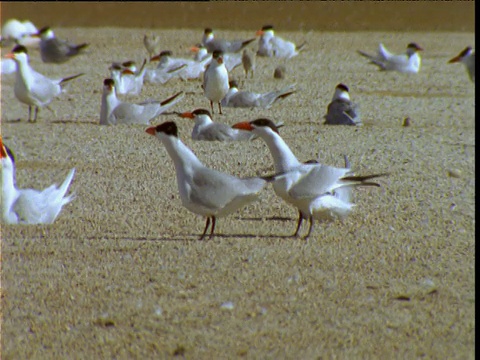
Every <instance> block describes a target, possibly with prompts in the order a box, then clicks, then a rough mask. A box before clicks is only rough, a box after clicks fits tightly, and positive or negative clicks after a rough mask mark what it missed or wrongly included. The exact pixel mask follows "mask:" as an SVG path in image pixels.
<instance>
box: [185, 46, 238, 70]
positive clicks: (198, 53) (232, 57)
mask: <svg viewBox="0 0 480 360" xmlns="http://www.w3.org/2000/svg"><path fill="white" fill-rule="evenodd" d="M190 50H191V51H193V52H194V53H195V55H194V57H193V59H194V60H195V61H197V62H205V64H208V63H209V62H210V61H211V60H212V54H211V53H208V51H207V48H206V47H205V46H203V45H201V44H198V45H196V46H192V47H191V48H190ZM222 57H223V62H224V64H225V67H226V68H227V71H228V72H229V73H230V72H231V71H232V70H233V69H235V68H236V67H237V66H240V65H241V64H242V54H240V53H223V55H222ZM207 59H208V60H207Z"/></svg>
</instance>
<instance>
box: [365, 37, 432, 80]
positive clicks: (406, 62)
mask: <svg viewBox="0 0 480 360" xmlns="http://www.w3.org/2000/svg"><path fill="white" fill-rule="evenodd" d="M421 50H423V49H422V48H421V47H420V46H418V45H417V44H416V43H410V44H408V45H407V52H406V53H405V54H400V55H395V54H392V53H391V52H390V51H388V50H387V49H386V48H385V46H383V44H379V45H378V53H377V55H376V56H373V55H369V54H367V53H366V52H363V51H361V50H358V51H357V52H358V53H359V54H360V55H362V56H364V57H366V58H367V59H370V61H371V62H372V64H375V65H377V66H378V67H379V68H380V70H386V71H398V72H401V73H414V74H416V73H418V72H419V71H420V65H421V63H422V59H421V58H420V55H419V54H418V52H419V51H421Z"/></svg>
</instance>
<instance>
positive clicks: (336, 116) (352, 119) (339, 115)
mask: <svg viewBox="0 0 480 360" xmlns="http://www.w3.org/2000/svg"><path fill="white" fill-rule="evenodd" d="M324 118H325V122H324V124H327V125H361V124H362V122H361V119H360V112H359V106H358V105H357V104H355V103H353V102H352V101H351V100H350V94H349V93H348V87H347V85H344V84H338V85H337V86H336V87H335V93H334V94H333V98H332V102H331V103H330V104H328V108H327V114H326V115H325V116H324Z"/></svg>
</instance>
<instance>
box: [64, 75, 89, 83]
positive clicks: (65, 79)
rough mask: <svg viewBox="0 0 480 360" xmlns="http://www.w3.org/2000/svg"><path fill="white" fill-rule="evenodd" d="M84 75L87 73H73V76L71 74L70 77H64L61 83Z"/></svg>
mask: <svg viewBox="0 0 480 360" xmlns="http://www.w3.org/2000/svg"><path fill="white" fill-rule="evenodd" d="M82 75H85V74H84V73H81V74H77V75H73V76H69V77H66V78H63V79H62V80H60V82H59V84H63V83H65V82H67V81H70V80H73V79H76V78H78V77H79V76H82Z"/></svg>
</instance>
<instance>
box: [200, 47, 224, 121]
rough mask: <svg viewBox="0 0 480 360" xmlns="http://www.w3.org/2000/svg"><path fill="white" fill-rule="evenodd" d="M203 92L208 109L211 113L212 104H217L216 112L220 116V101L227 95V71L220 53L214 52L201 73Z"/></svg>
mask: <svg viewBox="0 0 480 360" xmlns="http://www.w3.org/2000/svg"><path fill="white" fill-rule="evenodd" d="M202 88H203V92H204V94H205V96H206V97H207V99H208V100H210V107H211V109H212V113H214V111H213V103H214V102H215V103H218V110H219V112H220V114H222V105H221V104H220V101H222V99H223V98H224V97H225V95H227V92H228V89H229V86H228V71H227V68H226V67H225V64H224V63H223V57H222V53H221V52H220V51H214V52H213V55H212V61H211V62H210V64H209V65H208V66H207V68H206V70H205V72H204V73H203V85H202Z"/></svg>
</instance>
